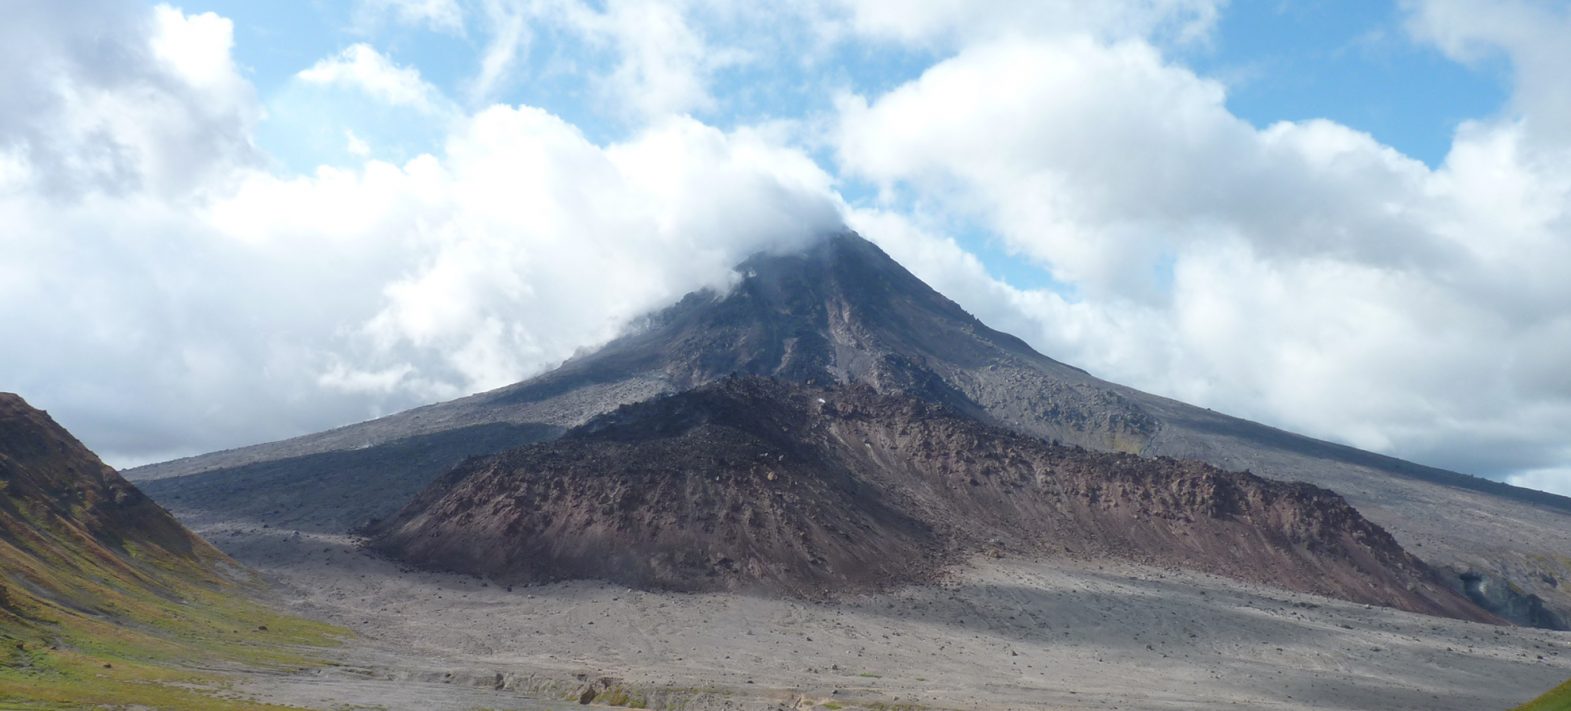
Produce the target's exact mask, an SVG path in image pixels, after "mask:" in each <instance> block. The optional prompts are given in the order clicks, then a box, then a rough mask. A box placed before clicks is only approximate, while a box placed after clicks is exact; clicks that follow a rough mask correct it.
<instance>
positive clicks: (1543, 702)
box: [1515, 681, 1571, 711]
mask: <svg viewBox="0 0 1571 711" xmlns="http://www.w3.org/2000/svg"><path fill="white" fill-rule="evenodd" d="M1515 711H1571V681H1567V682H1566V683H1564V684H1561V685H1560V686H1557V687H1555V688H1553V689H1550V690H1549V692H1548V693H1546V694H1544V695H1543V696H1540V697H1538V698H1536V699H1533V700H1532V701H1529V702H1527V703H1525V704H1522V705H1521V706H1518V707H1516V709H1515Z"/></svg>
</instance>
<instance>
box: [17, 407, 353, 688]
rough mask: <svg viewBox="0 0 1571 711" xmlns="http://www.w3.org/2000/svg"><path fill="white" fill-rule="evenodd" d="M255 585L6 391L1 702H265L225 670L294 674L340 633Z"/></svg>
mask: <svg viewBox="0 0 1571 711" xmlns="http://www.w3.org/2000/svg"><path fill="white" fill-rule="evenodd" d="M259 592H260V588H259V587H258V585H257V583H256V581H254V580H253V579H252V578H251V577H250V575H249V574H247V573H246V572H245V571H243V570H242V569H241V568H240V567H239V566H238V565H236V564H235V563H234V562H233V561H231V560H229V559H228V558H227V557H225V556H224V555H223V554H222V553H221V552H219V551H218V550H217V549H215V548H213V547H212V546H210V545H208V544H207V543H206V542H205V541H202V540H201V539H200V538H197V537H196V536H194V535H192V534H191V533H190V532H189V531H187V530H186V529H185V528H184V527H182V526H180V524H179V523H178V522H176V521H175V520H174V519H173V517H171V516H170V515H169V514H168V512H166V511H164V510H163V509H162V508H161V507H159V506H158V505H157V504H155V503H153V502H152V501H151V500H150V499H148V498H147V497H145V496H143V495H142V493H141V492H140V491H138V490H137V489H136V488H135V487H134V486H131V485H130V484H129V483H127V482H126V481H125V480H124V479H122V478H120V476H119V475H118V474H117V473H115V472H114V470H112V469H110V468H109V467H107V466H105V465H104V464H103V463H102V462H101V461H99V460H98V458H97V456H95V455H93V454H92V453H91V452H90V451H88V450H87V449H86V448H85V447H83V446H82V445H81V443H80V442H77V441H76V439H75V438H73V437H71V436H70V434H69V433H67V432H65V430H64V429H61V428H60V427H59V426H58V425H56V424H55V423H54V421H53V420H51V419H49V417H48V415H47V414H46V413H43V412H41V411H38V410H34V409H32V408H30V407H28V406H27V404H26V403H25V402H23V401H22V400H21V398H19V397H16V396H14V395H8V394H4V393H0V707H3V708H81V707H84V706H94V705H99V704H111V705H113V706H114V707H135V706H145V707H151V708H157V709H193V710H194V709H204V710H205V709H247V708H266V707H265V706H258V705H256V704H251V703H247V702H245V701H243V700H239V699H235V698H233V694H229V693H228V692H226V690H225V676H224V674H223V672H224V671H226V670H233V669H240V668H264V669H296V668H301V667H305V666H310V665H315V664H318V663H320V662H318V661H317V660H316V659H315V657H314V652H316V651H319V650H320V649H321V648H322V647H324V646H326V645H331V644H334V642H335V640H336V639H337V638H338V635H339V631H338V630H335V629H333V628H330V627H328V626H325V625H321V624H319V623H314V622H309V621H306V620H301V619H298V618H292V617H288V616H285V615H281V614H278V613H277V612H274V611H272V610H270V609H268V608H267V607H265V606H264V605H262V604H259V603H258V602H256V601H255V598H256V596H257V595H258V593H259Z"/></svg>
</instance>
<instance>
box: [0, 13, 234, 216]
mask: <svg viewBox="0 0 1571 711" xmlns="http://www.w3.org/2000/svg"><path fill="white" fill-rule="evenodd" d="M9 12H10V16H9V17H8V18H7V22H6V23H4V25H3V26H0V63H3V64H4V65H5V66H7V67H12V68H13V70H12V71H8V72H6V76H5V78H4V79H0V105H3V106H6V107H8V108H9V110H5V111H3V112H0V149H3V150H4V151H5V152H6V153H8V154H9V155H10V157H11V159H10V160H9V161H8V163H9V164H10V165H11V166H12V169H13V170H15V169H17V166H26V170H27V171H29V172H30V174H31V178H30V179H31V180H36V181H37V182H38V183H39V184H40V186H41V188H42V189H43V190H45V191H46V192H48V193H50V194H51V195H54V196H57V197H73V196H80V195H84V194H89V193H95V192H110V193H122V192H130V191H137V190H150V191H153V192H156V193H159V194H162V195H165V196H174V195H177V194H185V193H188V192H191V191H201V190H208V189H212V188H213V187H215V185H214V183H215V181H221V180H222V175H221V173H222V171H224V170H225V169H226V167H227V166H229V165H232V164H234V163H236V162H243V161H248V160H252V159H254V158H255V157H256V153H255V150H254V148H253V146H252V145H251V143H250V140H249V128H250V126H252V125H253V124H254V123H255V121H256V118H257V116H258V113H259V109H258V106H257V104H256V101H255V97H254V93H253V92H252V90H251V87H250V85H249V84H248V83H246V82H245V81H244V80H242V79H241V78H240V77H239V75H238V74H237V72H236V71H235V67H234V63H233V62H232V61H230V60H229V57H228V49H229V47H230V45H231V44H232V41H233V40H232V27H231V25H230V23H229V21H228V20H225V19H223V18H220V17H218V16H216V15H212V14H201V15H190V16H187V15H185V14H183V13H181V12H180V11H178V10H175V9H172V8H170V7H168V6H163V5H160V6H158V7H156V8H154V9H153V10H152V11H151V12H148V11H146V10H143V11H142V12H139V13H131V12H129V11H128V10H127V9H126V8H125V7H124V6H122V5H120V4H118V3H112V2H94V3H87V4H77V5H74V6H72V7H69V8H67V7H65V6H63V5H60V4H58V3H35V4H28V5H26V6H21V7H16V8H10V9H9Z"/></svg>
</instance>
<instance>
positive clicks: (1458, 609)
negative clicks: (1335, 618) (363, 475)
mask: <svg viewBox="0 0 1571 711" xmlns="http://www.w3.org/2000/svg"><path fill="white" fill-rule="evenodd" d="M375 529H376V531H375V533H376V536H375V538H374V541H373V545H374V547H376V548H377V549H379V550H381V551H383V552H385V553H389V554H392V555H394V556H397V557H400V558H402V559H404V560H407V561H410V562H413V563H416V564H419V565H422V566H425V567H436V568H441V569H447V570H454V571H458V572H464V573H473V574H477V575H484V576H487V577H490V578H494V579H496V580H498V581H501V582H504V583H521V582H538V581H548V580H557V579H563V578H578V577H594V578H605V579H611V580H616V581H619V582H623V583H626V584H630V585H635V586H644V587H656V588H675V589H681V590H761V591H766V592H782V593H786V594H792V595H800V596H806V597H815V596H818V595H821V594H824V593H834V592H842V591H860V590H870V589H876V588H881V587H887V586H892V585H899V584H905V583H911V582H924V581H932V580H934V579H936V577H937V576H938V575H939V574H940V573H941V572H942V570H943V568H944V566H945V565H946V564H948V563H952V562H956V561H959V560H962V559H963V558H964V557H966V556H969V555H972V554H976V553H985V554H992V555H1022V554H1023V555H1031V556H1043V555H1069V556H1074V557H1077V558H1102V557H1116V558H1119V559H1123V560H1134V561H1139V562H1143V563H1148V564H1153V565H1158V566H1178V567H1183V568H1188V569H1193V570H1201V571H1206V572H1211V573H1216V574H1221V575H1226V576H1229V577H1234V578H1240V579H1244V580H1249V581H1252V582H1260V583H1267V584H1271V585H1275V586H1278V587H1282V588H1286V589H1289V590H1297V591H1302V592H1311V593H1317V594H1323V595H1329V596H1335V597H1340V598H1343V599H1347V600H1352V601H1356V602H1363V603H1370V604H1379V605H1387V606H1392V607H1397V608H1400V609H1405V610H1410V611H1414V612H1422V613H1427V614H1437V615H1446V616H1451V617H1457V618H1461V619H1468V620H1477V621H1490V622H1498V621H1499V620H1498V618H1496V617H1494V616H1493V615H1491V614H1489V613H1487V612H1485V611H1484V610H1482V609H1480V608H1478V607H1477V606H1475V605H1474V604H1472V603H1471V602H1469V601H1468V600H1467V599H1465V598H1463V597H1462V596H1459V595H1457V594H1455V593H1453V592H1452V591H1451V590H1449V589H1448V588H1447V587H1446V586H1445V584H1444V583H1443V582H1442V581H1441V579H1440V577H1439V575H1438V574H1436V573H1435V571H1433V570H1432V569H1430V568H1429V567H1428V566H1427V565H1425V564H1424V563H1423V562H1422V561H1420V560H1418V559H1417V558H1415V557H1413V556H1412V555H1410V554H1408V553H1407V552H1406V551H1404V550H1403V549H1402V547H1401V546H1400V545H1399V544H1398V543H1397V542H1396V540H1395V539H1393V538H1392V537H1391V535H1390V534H1388V533H1387V532H1386V531H1384V530H1383V529H1381V528H1380V527H1379V526H1376V525H1374V524H1372V523H1370V522H1369V521H1367V520H1365V519H1364V518H1363V517H1362V516H1360V515H1359V514H1358V512H1357V511H1355V510H1354V509H1353V507H1352V506H1350V505H1348V503H1347V502H1346V501H1345V500H1343V499H1342V498H1341V497H1340V496H1337V495H1336V494H1334V493H1332V492H1330V491H1326V490H1324V489H1320V488H1317V487H1314V486H1310V485H1307V484H1287V483H1280V482H1272V481H1268V480H1265V479H1262V478H1260V477H1256V476H1253V475H1250V474H1247V473H1238V472H1225V471H1222V470H1219V469H1216V468H1215V467H1211V466H1208V465H1205V464H1201V463H1198V462H1184V461H1178V460H1173V459H1167V458H1143V457H1138V456H1135V455H1130V454H1114V453H1104V452H1096V451H1092V450H1088V449H1085V448H1083V447H1080V446H1076V445H1061V444H1052V443H1049V442H1044V441H1042V440H1040V439H1038V438H1034V437H1030V436H1026V435H1021V434H1018V433H1015V432H1011V431H1009V430H1005V429H1001V428H997V427H991V426H987V425H984V424H981V423H979V422H977V421H975V420H974V419H972V418H969V417H966V416H964V415H963V414H960V413H958V412H956V411H955V410H953V409H952V408H950V407H949V406H947V405H941V404H936V403H931V402H926V401H922V400H918V399H915V398H912V397H909V396H903V395H883V394H880V393H878V392H877V391H876V390H875V389H874V388H872V387H871V386H867V385H851V386H835V387H815V386H807V385H803V384H800V383H795V382H791V381H783V380H777V379H770V378H760V377H740V378H725V379H722V380H719V381H716V382H715V383H712V384H709V385H705V386H700V387H698V388H696V389H694V390H690V391H686V392H683V393H679V394H675V395H670V396H664V397H660V398H656V399H654V400H651V401H648V402H644V403H639V404H635V405H628V406H624V407H621V408H619V409H617V410H616V411H614V412H612V413H609V414H606V415H603V416H600V417H597V418H595V419H593V420H591V421H590V422H588V423H586V424H585V425H583V426H581V427H579V428H576V429H574V430H572V431H570V432H568V433H567V434H566V435H564V436H563V437H561V438H560V439H557V440H555V441H553V442H550V443H542V444H535V445H530V446H526V447H522V448H519V449H515V450H512V451H509V452H506V453H503V454H499V455H494V456H490V457H485V458H478V459H472V460H469V461H467V462H465V463H464V464H463V465H461V466H460V467H458V468H456V469H454V470H453V471H452V472H449V473H448V474H446V475H444V476H443V477H442V478H441V479H439V480H438V481H437V482H435V483H434V484H433V485H432V486H431V487H430V488H429V489H427V490H426V491H425V492H423V493H422V494H421V495H420V496H418V497H416V499H415V500H414V501H413V502H412V503H410V504H409V506H407V507H406V508H405V509H404V510H403V511H401V512H400V513H399V514H398V515H397V516H395V517H394V518H392V519H391V520H389V521H388V522H386V523H385V524H380V525H378V526H376V527H375Z"/></svg>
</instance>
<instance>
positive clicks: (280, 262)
mask: <svg viewBox="0 0 1571 711" xmlns="http://www.w3.org/2000/svg"><path fill="white" fill-rule="evenodd" d="M7 9H8V15H9V17H8V21H7V22H6V23H5V24H4V25H3V26H0V66H3V67H4V71H3V72H0V225H4V227H3V228H0V337H3V341H4V343H5V347H4V348H0V389H6V390H14V391H16V392H19V393H21V394H22V395H23V396H24V397H26V398H28V399H29V401H30V402H32V403H33V404H35V405H37V406H40V407H45V408H47V409H49V410H50V411H51V412H52V413H53V414H54V415H55V416H56V417H57V419H59V420H60V421H61V422H62V423H63V424H64V425H66V426H67V427H68V428H70V429H72V430H73V431H74V432H75V433H76V434H77V435H78V436H79V437H80V438H81V439H82V440H83V441H84V442H85V443H86V444H88V446H90V447H92V448H94V449H95V450H97V451H98V452H100V453H101V454H102V455H103V456H104V457H105V459H106V460H107V461H109V462H110V463H112V464H116V465H119V466H130V465H136V464H140V463H147V462H153V461H159V460H163V459H167V458H171V457H175V456H183V455H189V454H195V453H200V452H205V451H211V450H215V449H221V448H228V447H235V446H240V445H245V444H250V443H255V442H262V441H270V440H275V439H280V438H284V437H289V436H293V435H298V434H303V433H307V432H312V431H317V430H320V429H324V428H328V427H332V426H337V425H342V424H346V423H350V422H355V421H359V420H363V419H368V418H371V417H375V416H379V415H382V414H388V413H391V412H395V411H398V410H401V409H405V408H408V407H411V406H414V405H418V404H423V403H427V402H433V401H439V400H444V399H448V398H452V397H456V396H459V395H463V394H467V393H472V392H477V391H481V390H485V389H489V388H493V387H498V386H501V385H505V384H508V383H511V382H515V381H518V380H521V379H524V378H527V377H529V376H531V375H534V374H537V373H540V372H543V371H545V370H547V369H550V368H551V367H554V366H555V365H556V364H558V363H560V362H561V361H562V360H563V359H565V358H567V357H570V356H571V355H572V354H574V353H576V352H580V351H582V350H584V349H589V348H593V347H595V346H596V345H598V344H601V343H604V342H605V341H607V340H608V339H610V338H612V337H614V336H615V335H616V334H617V333H618V331H619V330H620V329H621V328H622V327H623V326H624V325H625V324H627V323H629V322H631V321H632V320H634V319H636V318H637V317H638V316H639V315H641V314H644V313H647V312H648V311H650V310H653V309H656V308H659V307H661V306H664V305H666V304H669V303H672V302H674V301H675V300H676V299H677V298H679V297H680V296H681V295H682V294H684V293H686V292H688V291H691V290H694V289H699V288H705V287H723V286H724V285H725V284H727V283H729V280H730V278H731V276H732V275H731V272H730V267H731V265H733V264H735V263H736V262H737V261H740V260H741V259H742V258H744V257H745V256H747V255H749V254H752V253H755V252H757V251H760V250H786V249H790V248H792V247H793V246H797V245H800V244H802V243H804V242H805V241H806V240H809V239H811V238H812V237H813V236H815V235H818V234H822V233H823V232H825V231H828V230H834V229H838V228H840V227H842V226H849V227H851V228H852V229H855V230H857V231H858V232H859V233H861V234H862V235H863V236H865V237H867V238H869V239H871V240H873V241H874V242H876V243H878V244H879V245H880V246H882V247H883V248H884V249H885V250H886V251H888V252H889V253H890V254H891V255H892V256H894V257H895V258H896V259H897V260H899V261H900V262H901V263H902V264H904V265H906V266H907V267H908V268H910V269H911V270H912V271H914V272H915V273H916V274H917V275H918V276H919V277H921V278H923V279H924V280H926V281H927V282H928V283H929V284H931V285H933V286H934V287H935V288H937V289H939V290H940V291H942V292H943V293H945V294H946V295H948V296H949V297H951V298H953V299H955V300H956V301H958V302H959V303H960V304H961V305H962V306H964V307H965V308H967V309H968V310H970V311H971V312H972V313H974V314H976V315H977V316H978V317H979V318H981V319H982V320H983V321H985V322H987V323H988V324H989V325H992V326H994V327H996V328H1000V329H1002V330H1005V331H1009V332H1012V333H1015V334H1016V335H1019V336H1021V337H1022V338H1024V339H1025V340H1026V341H1028V342H1029V343H1031V344H1032V345H1033V346H1034V347H1036V348H1037V349H1038V350H1039V351H1041V352H1043V353H1045V354H1047V355H1049V356H1052V357H1054V358H1057V359H1059V360H1062V361H1065V362H1069V363H1073V364H1076V365H1079V366H1081V367H1084V368H1086V369H1088V370H1090V371H1091V372H1092V373H1094V374H1096V375H1098V376H1101V377H1103V378H1106V379H1109V380H1112V381H1115V382H1120V383H1125V384H1128V385H1132V386H1135V387H1138V388H1141V389H1144V390H1147V391H1150V392H1155V393H1159V394H1163V395H1167V396H1171V397H1175V398H1178V399H1181V400H1185V401H1188V402H1191V403H1195V404H1198V405H1202V406H1206V407H1211V408H1214V409H1217V410H1220V411H1224V412H1228V413H1231V414H1235V415H1239V416H1243V417H1247V418H1250V419H1254V420H1258V421H1261V422H1265V423H1269V424H1272V425H1275V426H1279V427H1283V428H1286V429H1290V430H1295V431H1299V432H1303V433H1305V434H1309V435H1313V436H1317V437H1322V438H1326V439H1330V440H1334V441H1338V442H1344V443H1347V444H1351V445H1354V446H1358V447H1362V448H1366V449H1370V450H1374V451H1378V452H1383V453H1388V454H1392V455H1395V456H1399V457H1403V458H1407V459H1411V460H1414V461H1418V462H1422V463H1425V464H1431V465H1435V466H1441V467H1446V468H1450V469H1455V470H1459V471H1464V472H1468V473H1472V474H1477V475H1481V476H1487V477H1490V478H1494V479H1500V480H1506V481H1510V482H1513V483H1516V484H1519V485H1523V486H1530V487H1534V488H1540V489H1545V490H1550V491H1557V492H1560V493H1566V494H1571V439H1568V438H1567V437H1566V433H1567V432H1571V369H1568V367H1567V364H1568V363H1571V82H1568V81H1566V80H1565V79H1564V71H1563V68H1564V67H1566V66H1571V43H1568V42H1565V41H1564V38H1565V37H1568V36H1571V3H1568V2H1560V1H1549V0H1498V1H1492V2H1469V1H1467V0H1402V1H1400V2H1379V1H1377V0H1342V1H1329V0H1328V1H1325V2H1316V1H1313V0H1281V1H1277V0H1251V1H1247V2H1246V1H1243V0H1234V2H1226V1H1225V0H1105V1H1103V2H1097V3H1084V2H1076V1H1073V0H991V1H989V2H976V1H971V0H803V1H802V2H798V3H754V2H741V1H739V0H595V1H593V2H588V1H583V0H343V1H329V0H299V1H297V2H269V3H256V2H248V1H247V2H242V1H240V0H187V1H185V2H180V3H144V2H136V1H134V0H124V1H119V0H73V1H72V2H55V1H52V0H51V1H45V0H21V2H18V3H12V4H10V5H8V8H7Z"/></svg>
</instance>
